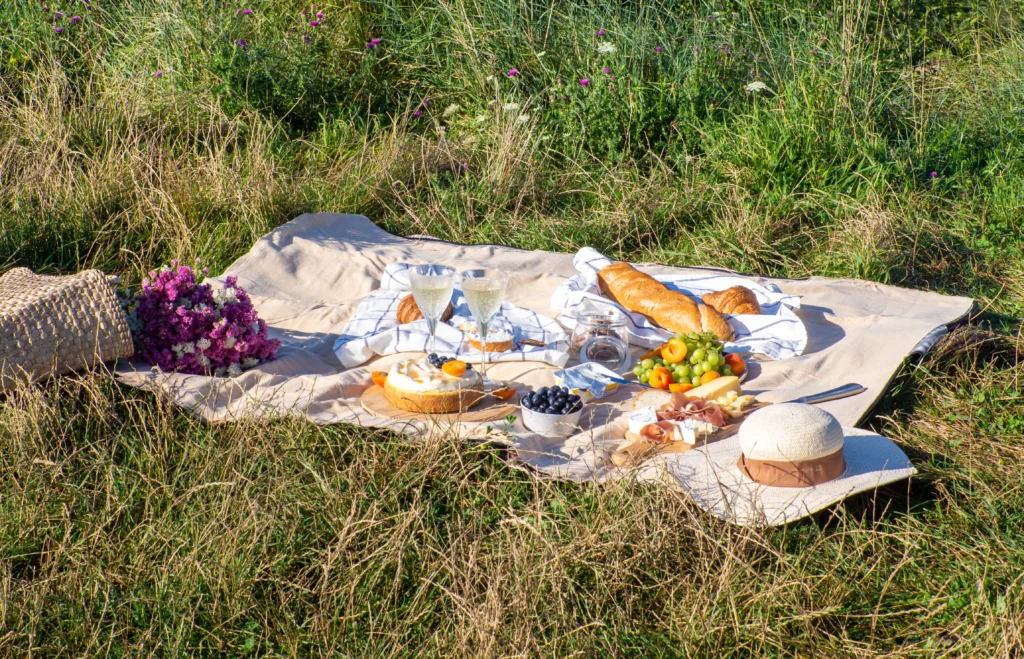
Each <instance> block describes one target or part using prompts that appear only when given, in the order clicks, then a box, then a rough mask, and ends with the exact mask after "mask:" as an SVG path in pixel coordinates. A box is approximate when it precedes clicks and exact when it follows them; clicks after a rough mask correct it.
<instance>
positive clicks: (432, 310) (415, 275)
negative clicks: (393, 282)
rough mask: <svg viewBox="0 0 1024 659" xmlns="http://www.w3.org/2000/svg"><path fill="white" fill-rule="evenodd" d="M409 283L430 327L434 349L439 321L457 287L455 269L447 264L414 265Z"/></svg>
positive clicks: (431, 347) (432, 348) (431, 351)
mask: <svg viewBox="0 0 1024 659" xmlns="http://www.w3.org/2000/svg"><path fill="white" fill-rule="evenodd" d="M409 283H410V284H411V285H412V297H413V299H414V300H416V306H417V307H419V308H420V312H421V313H423V318H424V319H426V321H427V327H429V328H430V350H429V351H428V352H429V353H433V352H436V351H435V350H434V341H435V336H436V334H437V321H438V319H440V318H441V315H442V314H444V310H445V308H447V307H448V303H449V302H451V300H452V290H454V288H455V269H454V268H450V267H448V266H446V265H436V264H432V265H414V266H413V267H412V272H410V273H409Z"/></svg>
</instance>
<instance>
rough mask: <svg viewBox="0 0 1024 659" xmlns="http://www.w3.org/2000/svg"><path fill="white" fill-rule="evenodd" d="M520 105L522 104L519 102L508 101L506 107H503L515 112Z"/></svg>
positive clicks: (506, 110) (507, 110)
mask: <svg viewBox="0 0 1024 659" xmlns="http://www.w3.org/2000/svg"><path fill="white" fill-rule="evenodd" d="M520 107H521V106H520V105H519V104H518V103H506V104H505V107H503V108H502V109H503V110H505V112H515V111H516V110H518V109H519V108H520Z"/></svg>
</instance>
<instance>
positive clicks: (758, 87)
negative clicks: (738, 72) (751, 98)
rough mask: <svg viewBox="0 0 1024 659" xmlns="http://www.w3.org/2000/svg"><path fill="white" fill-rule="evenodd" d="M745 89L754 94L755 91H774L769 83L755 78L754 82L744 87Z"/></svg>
mask: <svg viewBox="0 0 1024 659" xmlns="http://www.w3.org/2000/svg"><path fill="white" fill-rule="evenodd" d="M744 89H746V90H747V91H748V92H750V93H752V94H753V93H754V92H770V91H772V90H771V89H770V88H769V87H768V85H766V84H764V83H763V82H761V81H760V80H755V81H754V82H752V83H750V84H748V85H747V86H746V87H744ZM773 93H774V92H773Z"/></svg>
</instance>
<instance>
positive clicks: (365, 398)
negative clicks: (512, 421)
mask: <svg viewBox="0 0 1024 659" xmlns="http://www.w3.org/2000/svg"><path fill="white" fill-rule="evenodd" d="M359 402H360V403H361V404H362V406H363V408H365V409H366V411H367V412H370V413H371V414H374V415H376V416H383V417H387V418H389V419H407V420H410V421H429V420H432V419H433V420H436V419H448V420H449V421H451V422H453V423H455V422H461V423H480V422H483V421H497V420H498V419H504V418H505V417H507V416H508V415H509V414H515V412H516V410H518V409H519V407H518V406H517V405H510V404H509V403H507V402H506V401H503V400H499V399H497V398H495V397H494V396H487V397H485V398H484V399H483V400H482V401H481V402H479V403H477V404H476V405H474V406H473V408H472V409H469V410H466V411H465V412H461V413H460V412H449V413H447V414H443V413H442V414H421V413H419V412H409V411H408V410H403V409H399V408H397V407H395V406H394V405H392V404H391V401H389V400H388V399H387V397H386V396H384V389H383V388H382V387H379V386H377V385H373V386H371V387H370V388H369V389H367V390H366V391H364V392H363V395H362V396H360V397H359Z"/></svg>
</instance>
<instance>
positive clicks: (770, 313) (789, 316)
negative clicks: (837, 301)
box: [551, 247, 807, 359]
mask: <svg viewBox="0 0 1024 659" xmlns="http://www.w3.org/2000/svg"><path fill="white" fill-rule="evenodd" d="M611 263H614V261H612V260H611V259H609V258H607V257H606V256H604V255H602V254H601V253H600V252H598V251H597V250H595V249H592V248H590V247H584V248H583V249H581V250H580V251H579V252H577V253H576V256H575V257H574V258H573V265H574V266H576V271H577V272H579V274H578V275H576V276H575V277H571V278H570V279H568V280H566V281H565V282H564V283H563V284H562V285H560V286H559V287H558V288H556V289H555V292H554V294H553V295H552V296H551V308H552V309H561V311H562V315H561V321H562V324H563V325H565V326H566V327H569V328H570V329H571V328H573V327H575V326H576V315H577V314H578V313H580V312H581V311H587V310H591V309H607V308H608V307H614V308H616V309H618V310H619V311H622V312H623V313H625V314H626V318H627V320H626V329H627V331H628V333H629V342H630V343H631V344H633V345H638V346H644V347H647V348H656V347H658V346H660V345H661V344H662V343H664V342H665V341H666V340H668V339H669V338H671V337H672V336H673V334H672V332H669V331H667V330H664V329H662V328H660V327H658V326H656V325H654V324H652V323H651V322H650V321H649V320H647V318H646V317H644V316H643V315H642V314H638V313H633V312H630V311H628V310H626V309H625V308H623V307H622V306H620V305H618V304H616V303H615V302H612V301H611V300H609V299H608V298H606V297H604V296H603V295H602V294H601V291H600V289H599V288H598V285H597V271H598V270H600V269H601V268H603V267H605V266H606V265H610V264H611ZM655 279H657V280H658V281H660V282H661V283H663V284H665V285H666V286H668V287H669V288H671V289H673V290H677V291H679V292H681V293H686V294H687V295H689V296H690V297H692V298H694V300H695V301H697V302H699V301H700V296H701V295H704V294H705V293H710V292H712V291H721V290H725V289H727V288H729V287H731V286H735V285H737V284H739V285H741V286H746V287H747V288H749V289H750V290H751V291H753V292H754V295H756V296H757V301H758V303H759V304H760V305H761V314H760V315H751V314H743V315H737V316H729V315H726V319H727V320H728V321H729V324H730V325H732V327H733V329H734V330H735V331H736V336H735V337H733V340H732V341H730V342H728V343H726V344H725V346H726V348H727V349H728V350H729V351H730V352H749V353H759V354H763V355H767V356H768V357H771V358H772V359H785V358H787V357H796V356H798V355H801V354H803V351H804V348H806V347H807V329H806V328H805V327H804V324H803V323H802V322H801V321H800V318H799V317H797V315H796V313H794V311H793V310H794V309H799V308H800V298H799V296H796V295H786V294H785V293H783V292H782V291H781V290H780V289H779V288H778V287H777V286H775V285H774V284H769V285H767V286H766V285H762V284H758V283H756V282H754V281H752V280H750V279H747V278H744V277H739V276H736V275H722V274H715V273H711V272H709V273H707V274H703V273H702V274H693V273H690V274H670V275H656V276H655Z"/></svg>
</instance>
